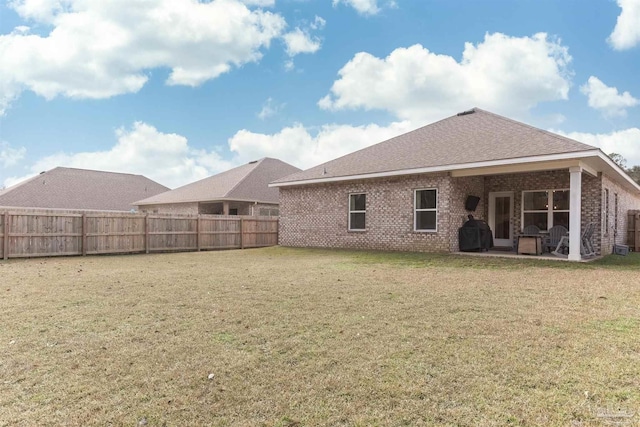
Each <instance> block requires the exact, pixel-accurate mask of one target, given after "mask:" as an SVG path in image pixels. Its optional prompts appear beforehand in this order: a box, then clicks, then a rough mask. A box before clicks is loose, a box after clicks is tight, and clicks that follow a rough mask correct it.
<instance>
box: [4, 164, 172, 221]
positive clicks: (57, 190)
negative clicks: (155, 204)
mask: <svg viewBox="0 0 640 427" xmlns="http://www.w3.org/2000/svg"><path fill="white" fill-rule="evenodd" d="M167 190H169V189H168V188H167V187H165V186H164V185H161V184H158V183H157V182H155V181H152V180H150V179H149V178H146V177H144V176H142V175H132V174H128V173H115V172H103V171H94V170H87V169H75V168H63V167H57V168H55V169H51V170H49V171H46V172H41V173H40V174H39V175H36V176H34V177H33V178H29V179H27V180H25V181H22V182H20V183H18V184H16V185H14V186H11V187H9V188H6V189H4V190H1V191H0V208H2V207H25V208H42V209H72V210H101V211H130V210H131V209H133V205H132V203H133V202H135V201H136V200H140V199H141V198H145V197H150V196H155V195H156V194H159V193H163V192H165V191H167Z"/></svg>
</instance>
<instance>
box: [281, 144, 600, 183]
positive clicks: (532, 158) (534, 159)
mask: <svg viewBox="0 0 640 427" xmlns="http://www.w3.org/2000/svg"><path fill="white" fill-rule="evenodd" d="M600 153H602V152H601V151H600V150H599V149H593V150H588V151H578V152H573V153H560V154H549V155H543V156H530V157H517V158H514V159H501V160H488V161H483V162H474V163H459V164H454V165H445V166H430V167H425V168H414V169H401V170H395V171H386V172H374V173H367V174H359V175H346V176H336V177H329V178H314V179H305V180H301V181H290V182H274V183H271V184H269V187H292V186H297V185H308V184H322V183H329V182H340V181H352V180H358V179H371V178H386V177H392V176H402V175H415V174H423V173H436V172H449V171H456V170H462V169H472V168H486V167H493V166H505V165H514V164H525V163H532V162H548V161H554V160H567V159H581V158H585V157H598V156H599V155H600Z"/></svg>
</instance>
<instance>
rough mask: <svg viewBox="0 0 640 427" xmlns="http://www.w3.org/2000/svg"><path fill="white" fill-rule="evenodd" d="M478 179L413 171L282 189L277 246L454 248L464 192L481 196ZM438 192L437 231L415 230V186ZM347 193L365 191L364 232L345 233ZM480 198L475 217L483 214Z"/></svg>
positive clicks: (465, 194) (441, 250) (407, 249)
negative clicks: (398, 174) (396, 174)
mask: <svg viewBox="0 0 640 427" xmlns="http://www.w3.org/2000/svg"><path fill="white" fill-rule="evenodd" d="M483 187H484V184H483V180H482V178H477V177H473V178H451V177H450V176H448V175H447V174H432V175H411V176H406V177H394V178H386V179H372V180H362V181H349V182H343V183H331V184H322V185H312V186H304V187H283V188H281V189H280V244H281V245H283V246H301V247H335V248H359V249H378V250H402V251H423V252H448V251H454V250H457V249H458V228H459V227H460V226H461V225H462V223H463V222H464V221H465V220H466V214H467V212H466V211H465V210H464V201H465V199H466V197H467V195H469V194H472V195H478V196H480V197H482V194H483ZM426 188H436V189H437V190H438V217H437V228H438V230H437V231H436V232H416V231H414V230H413V228H414V210H413V209H414V190H416V189H426ZM351 193H366V194H367V211H366V212H367V213H366V228H367V230H366V231H348V215H349V209H348V201H349V194H351ZM483 206H484V205H483V202H482V201H481V204H480V205H479V206H478V210H477V215H476V217H478V218H480V217H482V213H483V212H484V207H483Z"/></svg>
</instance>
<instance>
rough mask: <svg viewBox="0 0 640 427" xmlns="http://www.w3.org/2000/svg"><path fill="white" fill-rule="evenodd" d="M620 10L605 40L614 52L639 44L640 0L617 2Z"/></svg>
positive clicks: (619, 0) (620, 0)
mask: <svg viewBox="0 0 640 427" xmlns="http://www.w3.org/2000/svg"><path fill="white" fill-rule="evenodd" d="M618 6H620V8H621V9H622V11H621V12H620V15H619V16H618V21H617V22H616V26H615V28H614V29H613V32H612V33H611V35H610V36H609V38H608V39H607V41H608V42H609V44H610V45H611V46H612V47H613V48H614V49H616V50H625V49H631V48H632V47H635V46H636V45H637V44H638V43H640V0H618Z"/></svg>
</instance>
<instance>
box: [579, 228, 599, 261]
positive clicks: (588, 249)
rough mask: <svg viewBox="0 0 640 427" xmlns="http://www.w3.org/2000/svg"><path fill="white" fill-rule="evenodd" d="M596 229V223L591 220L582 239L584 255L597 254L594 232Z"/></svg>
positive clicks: (581, 246) (581, 249)
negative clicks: (594, 244) (594, 245)
mask: <svg viewBox="0 0 640 427" xmlns="http://www.w3.org/2000/svg"><path fill="white" fill-rule="evenodd" d="M595 229H596V224H595V223H593V222H590V223H589V224H587V227H586V228H585V230H584V233H582V238H581V239H580V253H581V254H582V255H584V256H595V254H596V251H595V250H594V249H593V241H592V239H593V232H594V231H595Z"/></svg>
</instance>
